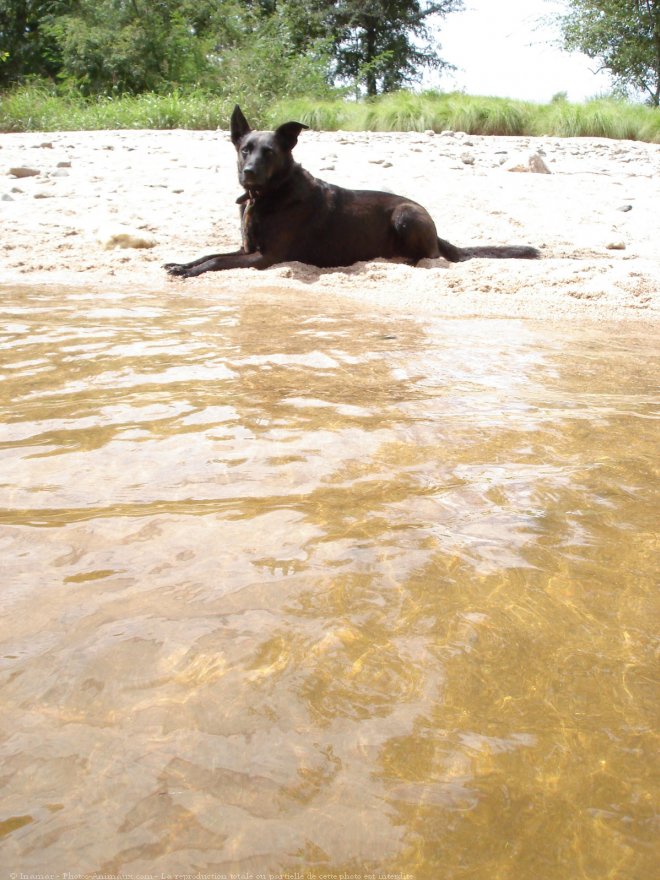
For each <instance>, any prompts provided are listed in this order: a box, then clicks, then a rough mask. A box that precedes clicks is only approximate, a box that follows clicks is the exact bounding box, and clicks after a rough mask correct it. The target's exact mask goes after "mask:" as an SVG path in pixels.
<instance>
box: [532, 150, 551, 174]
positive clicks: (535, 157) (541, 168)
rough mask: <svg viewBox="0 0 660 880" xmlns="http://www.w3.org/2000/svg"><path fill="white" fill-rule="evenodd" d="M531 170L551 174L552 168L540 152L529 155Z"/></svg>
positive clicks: (536, 172)
mask: <svg viewBox="0 0 660 880" xmlns="http://www.w3.org/2000/svg"><path fill="white" fill-rule="evenodd" d="M529 170H530V171H533V172H534V173H535V174H550V169H549V168H548V166H547V165H546V164H545V161H544V159H543V157H542V156H541V154H540V153H531V154H530V157H529Z"/></svg>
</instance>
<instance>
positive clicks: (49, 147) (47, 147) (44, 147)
mask: <svg viewBox="0 0 660 880" xmlns="http://www.w3.org/2000/svg"><path fill="white" fill-rule="evenodd" d="M39 146H40V147H41V149H42V150H52V149H53V142H52V141H44V142H43V143H42V144H39Z"/></svg>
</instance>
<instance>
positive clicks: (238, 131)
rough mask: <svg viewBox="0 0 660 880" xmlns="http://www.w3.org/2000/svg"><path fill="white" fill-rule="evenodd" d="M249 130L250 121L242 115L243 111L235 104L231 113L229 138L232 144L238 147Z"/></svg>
mask: <svg viewBox="0 0 660 880" xmlns="http://www.w3.org/2000/svg"><path fill="white" fill-rule="evenodd" d="M251 131H252V129H251V128H250V123H249V122H248V121H247V119H246V118H245V116H243V111H242V110H241V108H240V107H239V106H238V104H237V105H236V106H235V107H234V112H233V113H232V114H231V140H232V143H233V145H234V146H235V147H236V148H237V149H238V144H239V142H240V141H241V139H242V138H244V137H245V135H246V134H248V133H249V132H251Z"/></svg>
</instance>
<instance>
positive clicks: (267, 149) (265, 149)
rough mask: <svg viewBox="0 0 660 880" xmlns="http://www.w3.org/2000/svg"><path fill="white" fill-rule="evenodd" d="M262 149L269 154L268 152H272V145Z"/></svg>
mask: <svg viewBox="0 0 660 880" xmlns="http://www.w3.org/2000/svg"><path fill="white" fill-rule="evenodd" d="M263 151H264V153H265V154H266V155H267V156H270V154H271V153H272V152H273V148H272V147H264V148H263Z"/></svg>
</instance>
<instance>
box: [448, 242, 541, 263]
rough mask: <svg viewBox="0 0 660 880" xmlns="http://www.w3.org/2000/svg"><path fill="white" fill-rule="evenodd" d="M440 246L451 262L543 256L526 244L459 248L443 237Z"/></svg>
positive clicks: (529, 258)
mask: <svg viewBox="0 0 660 880" xmlns="http://www.w3.org/2000/svg"><path fill="white" fill-rule="evenodd" d="M438 248H439V250H440V256H442V257H444V258H445V260H449V262H450V263H462V262H463V261H464V260H472V259H474V258H475V257H484V258H490V259H494V260H537V259H538V258H539V257H540V256H541V252H540V251H538V250H537V249H536V248H535V247H530V246H529V245H526V244H509V245H501V246H497V245H493V246H491V245H478V246H476V247H466V248H459V247H456V245H455V244H451V243H450V242H448V241H445V240H444V239H443V238H438Z"/></svg>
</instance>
